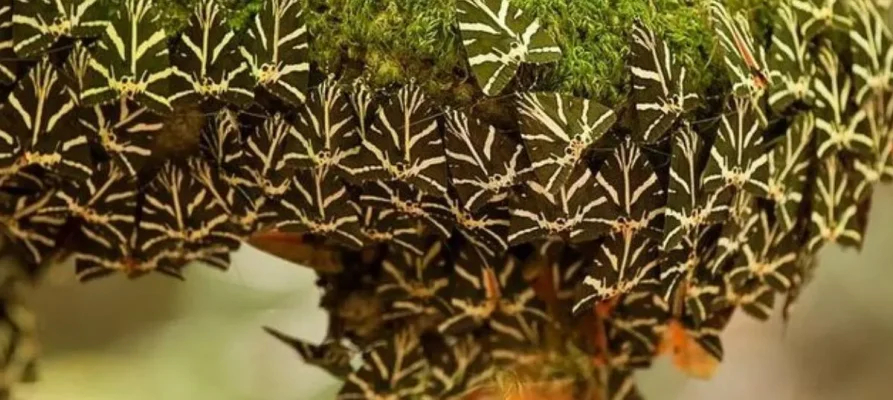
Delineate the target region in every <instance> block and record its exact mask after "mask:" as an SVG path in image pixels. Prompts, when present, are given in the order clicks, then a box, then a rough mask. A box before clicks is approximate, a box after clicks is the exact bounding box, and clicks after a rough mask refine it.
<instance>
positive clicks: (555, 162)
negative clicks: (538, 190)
mask: <svg viewBox="0 0 893 400" xmlns="http://www.w3.org/2000/svg"><path fill="white" fill-rule="evenodd" d="M518 113H519V114H520V117H521V118H520V122H519V123H520V125H521V138H522V139H523V140H524V147H525V148H526V149H527V155H528V156H529V157H530V162H531V168H532V169H533V172H534V173H535V174H536V178H537V179H538V180H539V183H540V184H541V185H542V186H544V187H545V188H546V190H548V191H550V192H553V193H555V192H556V191H557V190H558V189H559V188H561V186H562V185H563V184H564V183H565V181H566V180H567V179H568V176H569V175H570V173H571V171H572V170H573V169H574V167H576V166H577V165H578V164H579V163H581V162H582V161H583V160H584V156H585V155H586V154H587V152H588V151H589V150H590V149H591V148H592V147H593V146H594V145H595V143H596V142H597V141H598V140H599V139H601V138H602V136H604V135H605V133H607V132H608V130H609V129H610V128H611V127H612V126H613V125H614V122H615V121H616V120H617V117H616V115H615V114H614V111H612V110H611V109H610V108H608V107H605V106H603V105H601V104H598V103H597V102H594V101H591V100H588V99H583V98H577V97H572V96H567V95H563V94H560V93H521V94H518Z"/></svg>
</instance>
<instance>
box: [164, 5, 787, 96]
mask: <svg viewBox="0 0 893 400" xmlns="http://www.w3.org/2000/svg"><path fill="white" fill-rule="evenodd" d="M193 1H194V0H159V2H160V5H161V6H162V8H163V9H164V10H165V12H164V24H165V26H166V27H167V28H168V29H176V28H177V27H178V26H182V25H183V24H184V23H185V21H186V20H187V19H188V16H189V12H190V8H191V4H193ZM221 1H222V4H223V5H224V7H225V8H226V9H227V12H228V14H229V17H230V20H231V24H232V25H233V26H236V27H243V26H244V25H245V23H246V21H247V20H248V19H249V18H250V16H251V15H252V14H253V13H254V12H256V11H257V10H258V9H259V8H260V5H261V2H262V1H264V0H221ZM777 1H778V0H730V1H729V6H730V8H731V9H732V10H738V9H743V10H749V11H748V12H749V16H751V17H752V18H753V20H754V21H756V25H757V27H756V28H757V29H755V33H756V32H761V33H762V32H765V28H766V27H768V26H769V23H768V14H767V13H766V10H769V9H771V4H773V2H777ZM514 4H515V5H516V6H518V7H519V8H521V9H523V10H525V11H526V12H530V13H533V14H534V15H536V16H538V17H539V18H540V19H541V20H542V21H543V22H544V24H545V25H546V27H547V29H549V31H550V32H551V33H552V35H553V36H554V37H555V38H556V40H557V41H558V43H559V45H560V46H561V48H562V49H563V50H564V57H563V58H562V60H561V61H560V62H558V63H557V64H555V65H553V66H551V67H548V68H546V69H544V71H543V73H542V74H541V79H540V80H538V82H537V86H538V87H539V88H544V89H549V90H560V91H563V92H568V93H573V94H575V95H578V96H583V97H588V98H592V99H595V100H598V101H601V102H604V103H608V104H616V103H618V102H621V101H622V100H623V99H624V98H625V94H626V91H627V86H628V85H627V84H626V83H627V80H628V73H627V72H626V70H625V65H626V61H627V57H628V54H629V45H628V40H629V34H630V32H631V28H632V24H633V23H634V21H635V20H636V19H639V20H641V21H643V22H644V23H645V25H647V26H649V27H651V28H652V29H654V30H655V32H657V34H658V35H660V36H661V37H663V38H664V40H666V41H667V43H668V45H669V46H670V49H671V51H672V52H673V53H674V54H675V56H676V58H677V60H678V61H679V62H681V63H682V64H683V65H685V66H686V68H687V70H688V77H689V79H690V83H691V85H692V86H693V87H692V89H693V90H695V91H698V92H706V91H709V89H710V88H711V86H715V84H716V83H717V82H720V80H719V79H720V77H719V75H720V74H719V72H721V64H720V63H719V62H718V60H716V59H715V58H716V57H717V51H716V50H717V49H716V46H715V43H714V36H713V33H712V30H711V27H710V21H709V3H708V2H706V1H704V0H692V1H685V0H648V1H645V0H514ZM308 10H309V12H308V18H307V21H308V26H309V29H310V32H311V34H312V36H313V42H312V49H313V51H312V57H313V61H314V62H315V63H316V64H317V65H318V66H319V67H320V68H321V69H322V70H326V71H331V72H335V73H339V74H345V75H349V76H363V77H364V78H366V79H367V80H368V81H369V82H370V83H372V84H373V85H375V86H387V85H390V84H394V83H403V82H405V81H406V80H408V79H416V80H417V81H418V82H420V83H422V85H423V86H424V87H425V88H426V90H427V91H428V92H429V93H431V94H434V95H436V96H438V97H452V98H454V99H455V98H457V97H458V98H459V99H460V101H461V99H464V98H469V96H471V95H472V93H473V91H472V90H470V89H469V73H468V71H467V70H466V66H465V61H464V51H463V50H462V48H461V43H460V40H459V33H458V29H457V27H456V24H455V0H308Z"/></svg>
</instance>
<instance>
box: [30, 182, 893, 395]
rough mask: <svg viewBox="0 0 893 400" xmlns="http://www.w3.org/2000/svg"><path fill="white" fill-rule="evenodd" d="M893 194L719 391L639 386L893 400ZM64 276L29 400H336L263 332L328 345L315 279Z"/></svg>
mask: <svg viewBox="0 0 893 400" xmlns="http://www.w3.org/2000/svg"><path fill="white" fill-rule="evenodd" d="M891 203H893V188H891V187H887V186H885V187H882V188H880V190H879V191H878V192H877V193H875V198H874V209H873V210H872V212H871V222H870V227H869V233H868V235H867V239H866V241H865V249H864V250H863V252H862V253H861V254H859V253H857V252H855V251H841V250H840V249H838V248H837V247H836V246H829V247H827V248H826V249H824V250H823V252H822V254H821V257H820V262H821V264H820V266H819V270H818V276H817V278H816V280H815V281H813V282H812V284H811V285H810V286H809V287H808V288H807V290H806V293H805V294H804V296H803V298H802V300H801V302H800V303H799V306H798V308H797V309H796V312H795V314H794V316H793V318H792V319H791V320H790V321H789V322H788V323H787V324H784V323H783V322H782V321H781V318H780V316H779V317H776V318H775V319H774V320H772V321H771V322H769V323H759V322H757V321H754V320H752V319H750V318H748V317H747V316H745V315H742V314H739V315H736V317H735V319H734V320H733V322H732V324H731V326H730V327H729V328H728V330H727V331H726V332H725V336H724V339H725V345H726V359H725V361H724V362H723V364H722V365H721V366H720V369H719V371H718V373H717V375H716V376H715V377H714V379H713V380H711V381H709V382H705V381H698V380H693V379H688V378H686V377H684V376H682V375H681V374H680V373H678V372H676V371H675V370H673V368H672V366H671V363H670V362H669V360H662V361H661V362H659V363H658V365H657V366H656V367H655V368H654V370H653V371H648V372H646V373H643V374H641V375H640V381H641V384H642V387H643V390H644V391H645V392H646V394H648V395H649V397H648V398H649V399H658V400H664V399H741V400H750V399H760V400H776V399H777V400H790V399H798V400H799V399H809V400H824V399H828V400H832V399H834V400H836V399H860V400H873V399H878V400H881V399H890V398H893V372H891V371H893V265H891V260H893V246H891V245H893V241H891V239H890V237H891V234H893V207H891ZM71 270H72V268H70V266H69V267H63V268H59V269H58V270H57V271H56V273H55V274H54V275H52V276H51V277H50V279H49V281H48V282H47V283H46V284H45V285H44V287H43V288H41V289H40V291H39V292H38V293H37V298H36V299H35V303H36V304H35V306H36V308H37V312H38V314H39V316H40V334H41V340H42V343H43V345H44V348H43V358H42V360H41V364H40V373H41V374H40V375H41V376H40V378H41V380H40V382H39V383H38V384H36V385H33V386H30V387H26V388H25V389H26V390H25V391H23V393H22V396H21V398H22V399H23V400H122V399H127V400H143V399H146V400H148V399H152V400H159V399H163V400H168V399H170V400H192V399H217V400H243V399H244V400H286V399H290V400H305V399H307V400H316V399H319V400H327V399H331V398H332V396H333V393H334V391H335V390H337V382H335V381H334V380H332V378H330V377H328V376H327V375H326V374H325V373H323V372H320V371H318V370H316V369H313V368H310V367H306V366H304V365H302V363H301V362H300V361H299V360H298V359H297V357H296V356H295V354H294V353H292V352H291V351H289V350H288V349H287V348H285V347H283V346H281V345H280V344H279V343H278V342H277V341H275V340H274V339H272V338H269V337H268V336H267V335H265V334H264V333H263V331H262V330H261V326H263V325H271V326H274V327H277V328H280V329H282V330H284V331H286V332H289V333H293V334H295V335H297V336H300V337H302V338H304V339H308V340H317V341H318V340H320V339H322V337H323V336H324V334H325V318H326V316H325V314H324V312H322V311H321V310H319V309H318V308H317V302H318V297H319V292H318V290H317V289H316V287H315V285H314V283H313V280H314V277H313V273H312V272H311V271H310V270H308V269H305V268H303V267H299V266H295V265H291V264H289V263H287V262H284V261H281V260H278V259H275V258H273V257H270V256H267V255H265V254H263V253H260V252H258V251H257V250H254V249H251V248H245V249H243V250H241V251H240V252H239V253H238V254H237V255H236V257H235V258H234V260H233V267H232V269H231V270H230V271H229V272H227V273H221V272H219V271H217V270H214V269H211V268H207V267H204V266H198V265H197V266H193V267H190V269H189V270H188V271H187V274H186V275H187V276H186V277H187V280H186V282H180V281H176V280H173V279H170V278H167V277H163V276H148V277H146V278H144V279H139V280H135V281H128V280H126V279H123V278H120V277H115V278H111V279H104V280H99V281H96V282H92V283H90V284H88V285H82V284H79V283H77V282H75V280H74V276H73V273H72V272H71Z"/></svg>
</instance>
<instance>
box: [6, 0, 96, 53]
mask: <svg viewBox="0 0 893 400" xmlns="http://www.w3.org/2000/svg"><path fill="white" fill-rule="evenodd" d="M99 3H100V2H99V0H15V16H14V17H13V24H14V25H15V26H14V31H15V53H16V55H18V56H19V57H23V58H32V57H36V56H40V55H41V54H43V53H44V52H46V51H47V50H49V49H50V48H51V47H52V46H53V45H54V44H56V43H57V42H58V40H59V39H61V38H65V37H73V38H90V37H96V36H99V35H102V32H103V31H105V28H106V25H108V20H107V19H106V15H104V14H105V13H104V12H103V10H102V9H101V8H102V5H101V4H99Z"/></svg>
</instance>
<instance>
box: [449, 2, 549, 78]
mask: <svg viewBox="0 0 893 400" xmlns="http://www.w3.org/2000/svg"><path fill="white" fill-rule="evenodd" d="M456 15H457V18H458V20H459V32H460V34H461V36H462V44H463V45H464V46H465V51H466V52H467V53H468V64H469V66H470V67H471V71H472V73H473V74H474V76H475V78H476V79H477V81H478V85H480V87H481V89H482V90H483V92H484V94H486V95H488V96H496V95H498V94H500V93H501V92H502V91H503V90H504V89H505V87H506V86H507V85H508V84H509V82H510V81H511V80H512V78H514V76H515V72H516V71H517V70H518V67H519V66H520V65H521V63H533V64H543V63H551V62H555V61H558V59H559V58H560V57H561V49H560V48H559V47H558V45H557V44H556V43H555V40H554V39H553V38H552V37H551V36H550V35H549V32H548V31H547V30H546V29H545V27H544V26H543V25H542V23H541V21H540V20H539V19H537V18H535V17H533V16H530V15H527V14H525V13H524V12H523V11H522V10H520V9H518V8H516V7H515V6H513V5H512V4H511V1H510V0H459V1H457V2H456Z"/></svg>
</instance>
